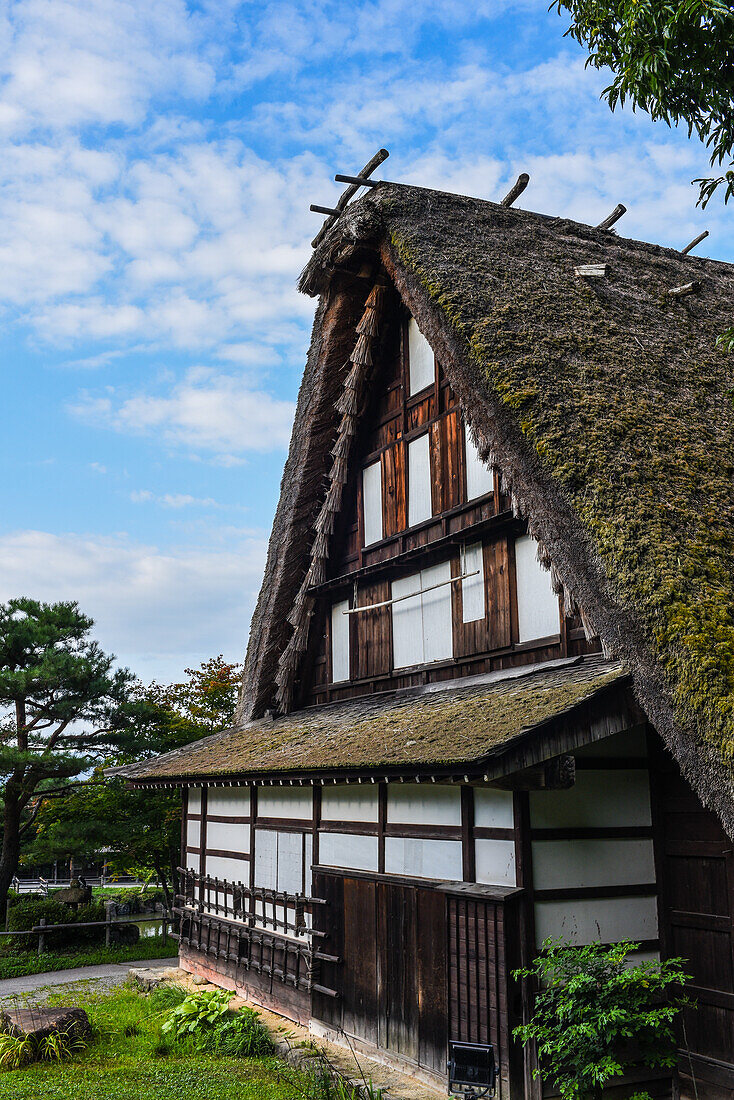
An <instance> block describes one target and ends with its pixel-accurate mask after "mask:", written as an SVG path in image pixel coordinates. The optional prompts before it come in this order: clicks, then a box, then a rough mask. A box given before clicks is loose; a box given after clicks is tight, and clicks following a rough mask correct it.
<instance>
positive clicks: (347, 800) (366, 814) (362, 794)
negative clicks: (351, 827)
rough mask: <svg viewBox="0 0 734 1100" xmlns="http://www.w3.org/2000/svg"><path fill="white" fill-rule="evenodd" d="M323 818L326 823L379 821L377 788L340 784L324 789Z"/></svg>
mask: <svg viewBox="0 0 734 1100" xmlns="http://www.w3.org/2000/svg"><path fill="white" fill-rule="evenodd" d="M321 817H322V819H323V820H324V821H377V818H378V795H377V786H376V785H373V784H372V783H370V784H369V785H362V784H360V785H359V786H355V785H354V784H350V785H349V786H347V785H346V784H344V783H339V784H338V785H337V786H335V787H323V788H322V790H321Z"/></svg>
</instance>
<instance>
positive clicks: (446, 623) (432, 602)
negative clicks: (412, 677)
mask: <svg viewBox="0 0 734 1100" xmlns="http://www.w3.org/2000/svg"><path fill="white" fill-rule="evenodd" d="M449 580H451V563H450V562H447V561H446V562H441V564H440V565H432V566H431V567H430V568H429V569H422V570H421V584H422V588H423V595H422V596H421V604H422V608H423V661H424V663H425V664H428V663H429V662H430V661H443V660H445V659H446V658H447V657H452V656H453V652H454V641H453V628H452V622H451V585H450V584H445V583H444V584H443V587H442V588H436V589H434V590H433V591H432V592H426V589H427V588H430V587H431V585H434V584H441V583H443V582H445V581H449Z"/></svg>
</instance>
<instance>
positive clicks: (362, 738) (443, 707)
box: [115, 657, 629, 784]
mask: <svg viewBox="0 0 734 1100" xmlns="http://www.w3.org/2000/svg"><path fill="white" fill-rule="evenodd" d="M628 679H629V676H628V674H627V671H626V669H625V668H624V666H623V665H622V664H621V663H620V662H618V661H605V660H604V659H603V658H601V657H587V658H581V657H579V658H571V659H567V660H561V661H556V662H550V663H548V664H545V665H535V666H525V667H524V668H515V669H505V670H502V671H501V672H496V673H489V674H488V675H485V676H477V677H472V678H470V679H469V680H464V681H454V682H453V684H452V685H449V686H446V685H442V684H431V685H427V686H425V687H421V688H409V689H405V690H401V691H395V692H385V693H384V694H379V695H368V696H362V697H359V698H356V699H350V700H347V701H345V702H340V703H332V704H329V705H326V706H319V707H309V708H306V709H304V710H300V711H295V712H293V713H292V714H288V715H286V716H284V717H282V718H278V719H276V720H274V721H273V720H269V719H261V720H259V721H256V722H250V723H248V724H247V725H246V726H244V727H242V728H234V729H228V730H224V732H222V733H219V734H215V735H214V736H213V737H207V738H205V739H204V740H203V741H196V742H194V743H193V744H192V745H187V746H186V747H184V748H182V749H176V750H175V751H174V752H169V753H166V754H165V755H164V756H159V757H156V758H155V759H153V760H146V761H143V762H141V763H139V764H133V765H128V766H126V767H124V768H119V769H115V774H117V775H122V776H124V777H125V778H126V779H128V780H130V781H131V782H132V783H136V784H137V783H150V782H153V783H157V782H165V781H170V780H179V779H182V778H185V779H186V780H187V781H188V782H192V781H196V779H197V778H200V779H208V778H211V779H216V778H218V777H219V778H221V777H227V776H238V777H240V776H243V777H244V776H252V777H258V776H260V777H262V776H267V775H273V774H277V775H283V774H291V775H293V774H306V773H311V774H317V773H319V772H328V773H332V772H334V771H335V770H341V771H344V772H355V773H356V772H371V771H374V770H377V769H382V768H386V769H394V768H398V769H400V768H411V769H416V770H424V771H425V770H426V769H430V768H434V769H446V768H448V767H451V766H454V767H456V766H461V767H464V766H467V767H468V766H470V765H478V764H480V763H481V762H482V761H485V760H487V759H489V758H490V757H492V756H494V755H496V754H498V753H501V752H502V751H504V750H506V749H507V747H508V745H510V744H511V743H512V742H513V740H515V739H516V738H518V737H519V736H520V735H521V734H523V733H525V732H527V731H532V730H534V729H536V728H537V727H539V726H541V725H544V724H546V723H548V722H549V721H551V720H553V719H557V718H560V717H561V716H564V715H568V714H569V713H570V712H572V711H573V710H574V709H575V708H578V707H579V706H580V705H581V704H583V703H587V702H588V701H589V700H591V699H593V698H594V697H595V696H597V695H599V693H600V692H602V691H604V690H606V689H608V688H609V687H611V686H612V685H616V686H619V687H622V686H623V685H624V684H625V682H627V681H628Z"/></svg>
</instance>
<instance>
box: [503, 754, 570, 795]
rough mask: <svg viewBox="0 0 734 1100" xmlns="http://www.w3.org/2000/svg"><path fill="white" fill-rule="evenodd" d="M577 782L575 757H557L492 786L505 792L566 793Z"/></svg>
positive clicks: (524, 769)
mask: <svg viewBox="0 0 734 1100" xmlns="http://www.w3.org/2000/svg"><path fill="white" fill-rule="evenodd" d="M575 782H576V761H575V760H574V758H573V756H557V757H555V758H554V759H553V760H546V761H545V762H544V763H542V764H534V765H533V766H532V767H529V768H523V770H522V771H519V772H514V773H513V774H512V775H506V776H503V777H502V778H501V779H498V780H495V782H494V783H493V784H492V786H493V787H499V788H500V790H503V791H565V790H568V789H569V787H573V785H574V783H575Z"/></svg>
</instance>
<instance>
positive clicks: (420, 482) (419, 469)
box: [408, 432, 433, 527]
mask: <svg viewBox="0 0 734 1100" xmlns="http://www.w3.org/2000/svg"><path fill="white" fill-rule="evenodd" d="M432 515H433V508H432V506H431V454H430V446H429V439H428V432H426V433H425V435H420V436H418V438H417V439H413V440H412V441H411V442H410V443H409V444H408V526H409V527H415V525H416V523H423V520H425V519H430V518H431V516H432Z"/></svg>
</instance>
